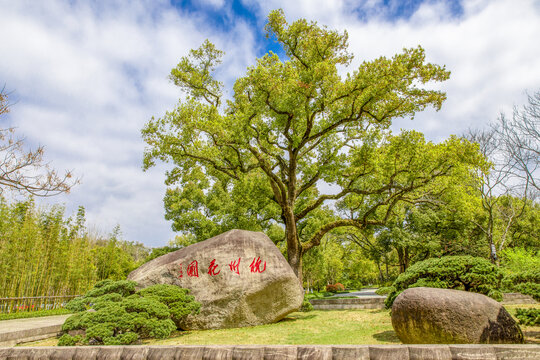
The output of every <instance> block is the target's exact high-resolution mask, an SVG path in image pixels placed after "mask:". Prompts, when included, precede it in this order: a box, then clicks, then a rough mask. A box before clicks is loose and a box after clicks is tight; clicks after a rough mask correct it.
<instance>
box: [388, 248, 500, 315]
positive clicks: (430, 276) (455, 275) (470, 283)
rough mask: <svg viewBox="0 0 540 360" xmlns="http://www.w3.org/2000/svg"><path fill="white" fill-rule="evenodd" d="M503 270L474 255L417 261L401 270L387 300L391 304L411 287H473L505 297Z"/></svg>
mask: <svg viewBox="0 0 540 360" xmlns="http://www.w3.org/2000/svg"><path fill="white" fill-rule="evenodd" d="M501 280H502V273H501V272H500V271H499V268H498V267H497V266H496V265H494V264H492V263H490V262H489V261H488V260H486V259H483V258H479V257H473V256H444V257H441V258H432V259H428V260H424V261H420V262H417V263H416V264H414V265H412V266H411V267H410V268H408V269H407V271H405V272H404V273H402V274H400V275H399V276H398V278H397V279H396V280H395V281H394V283H393V284H392V287H393V289H392V291H390V292H389V293H388V297H387V298H386V300H385V305H386V307H387V308H391V307H392V304H393V303H394V300H395V299H396V297H397V296H398V295H399V294H401V292H403V291H404V290H405V289H408V288H411V287H420V286H425V287H433V288H441V289H456V290H465V291H472V292H476V293H480V294H484V295H487V296H490V297H493V298H494V299H496V300H502V294H501V292H500V291H499V288H500V284H501Z"/></svg>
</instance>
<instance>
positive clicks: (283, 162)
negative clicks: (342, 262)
mask: <svg viewBox="0 0 540 360" xmlns="http://www.w3.org/2000/svg"><path fill="white" fill-rule="evenodd" d="M268 20H269V21H268V24H267V26H266V29H267V32H268V36H274V37H275V38H276V39H277V41H278V42H279V43H280V44H281V45H282V46H283V48H284V50H285V52H286V54H287V56H288V58H289V59H288V60H286V61H282V60H281V59H280V58H279V57H278V56H277V55H276V54H274V53H271V52H270V53H269V54H266V55H265V56H263V57H262V58H260V59H258V60H257V63H256V65H254V66H252V67H250V68H248V70H247V73H246V75H245V76H244V77H241V78H239V79H237V81H236V83H235V85H234V95H233V97H232V98H231V99H229V100H227V101H223V99H222V84H221V83H220V82H219V81H217V80H215V79H214V78H213V77H212V71H213V70H214V69H215V67H216V66H217V65H218V64H219V63H220V58H221V56H222V55H223V53H222V52H221V51H219V50H217V49H216V48H215V47H214V45H213V44H211V43H210V42H208V41H206V42H205V43H204V44H203V45H202V46H201V47H200V48H199V49H197V50H192V51H191V52H190V55H189V56H187V57H184V58H182V59H181V61H180V63H179V64H178V66H177V67H176V68H174V69H173V70H172V72H171V76H170V78H171V80H172V81H173V82H174V83H175V84H176V85H178V86H180V87H181V88H182V89H183V90H185V91H186V93H187V97H186V100H184V101H180V103H179V105H178V106H177V107H176V109H175V110H173V111H171V112H168V113H167V114H166V115H165V116H164V117H162V118H160V119H154V118H152V120H151V121H150V122H149V123H148V124H147V125H146V126H145V127H144V129H143V131H142V133H143V138H144V140H145V141H146V142H147V144H148V145H149V147H148V148H147V149H146V151H145V159H144V167H145V168H149V167H150V166H152V165H153V164H154V161H155V160H156V159H158V160H162V161H170V162H172V163H174V165H175V167H174V168H173V169H172V170H171V171H170V172H168V173H167V180H166V182H167V184H169V185H173V184H176V185H178V186H179V190H173V191H175V192H178V193H181V194H182V196H181V197H180V198H179V199H178V201H174V199H172V198H171V197H169V199H168V200H171V201H170V202H167V200H166V207H167V208H170V209H171V210H173V211H174V210H175V208H177V207H179V208H183V210H184V211H187V212H188V213H190V214H191V215H190V216H191V217H192V218H191V221H188V222H187V224H188V225H190V226H191V227H187V226H183V225H180V227H176V228H175V230H180V231H186V232H195V233H196V232H197V231H198V229H199V228H200V224H204V223H209V222H214V223H217V224H218V225H217V227H218V228H219V229H220V231H221V230H223V229H224V228H225V227H226V226H221V225H225V224H226V220H227V219H228V218H227V217H225V218H221V215H222V213H220V212H217V213H216V212H213V211H208V210H211V209H212V202H211V200H212V198H215V196H214V193H215V192H214V187H215V186H219V187H220V190H219V191H220V194H225V193H227V192H228V193H230V194H233V195H232V199H234V194H235V193H238V194H242V195H243V196H244V197H245V198H247V200H246V203H247V205H248V206H246V210H249V211H242V212H238V213H237V212H233V214H240V216H244V214H247V215H246V217H245V219H244V220H245V221H247V222H249V224H254V223H256V224H257V226H260V224H261V223H264V222H265V221H266V224H267V225H266V226H269V225H270V224H275V223H276V222H278V223H280V224H283V225H284V234H283V237H284V239H285V241H286V244H287V256H288V260H289V264H290V265H291V266H292V268H293V269H294V271H295V273H296V274H297V275H298V277H299V278H300V279H301V278H302V255H303V254H304V253H305V252H306V251H308V250H309V249H311V248H313V247H315V246H317V245H319V243H320V241H321V239H322V238H323V237H324V236H325V235H326V234H327V233H328V232H330V231H332V230H334V229H336V228H339V227H344V226H353V227H356V228H360V229H364V228H366V227H368V226H371V225H377V224H382V223H384V222H385V221H386V220H387V219H388V217H389V216H390V214H391V213H392V210H393V208H394V207H395V206H396V204H398V203H399V202H401V201H409V202H415V201H417V200H420V199H421V198H422V197H423V194H422V189H424V188H425V187H426V186H427V185H428V184H429V183H430V182H431V181H433V180H434V179H437V178H439V177H444V176H446V175H448V174H449V173H450V172H451V171H452V170H453V169H454V168H455V167H456V166H458V164H460V163H467V162H471V161H473V160H472V159H473V158H474V156H475V148H474V146H471V145H470V144H468V143H467V142H465V141H462V140H459V139H456V138H452V139H450V140H449V141H447V142H446V143H445V144H442V145H440V146H438V145H434V144H431V143H426V142H425V141H424V139H423V137H422V136H421V134H418V133H414V132H406V133H403V134H401V135H398V136H392V135H391V134H390V133H389V131H388V128H389V126H390V124H391V122H392V119H394V118H396V117H414V114H415V113H416V112H417V111H421V110H423V109H425V108H426V107H428V106H432V107H434V108H435V109H439V108H440V106H441V104H442V102H443V100H444V99H445V95H444V93H442V92H440V91H434V90H427V89H425V88H422V86H423V85H424V84H426V83H429V82H432V81H444V80H446V79H448V77H449V72H448V71H446V70H445V69H444V67H441V66H438V65H434V64H430V63H426V62H425V55H424V50H423V49H422V48H420V47H418V48H416V49H408V50H404V51H403V53H401V54H398V55H395V56H394V57H393V58H391V59H387V58H384V57H381V58H379V59H376V60H373V61H369V62H367V61H366V62H363V63H362V64H361V65H360V66H359V67H358V68H357V69H354V70H353V71H352V73H348V74H347V75H345V76H341V75H340V74H339V73H338V67H347V66H348V65H349V64H350V61H351V59H352V55H350V54H349V53H348V52H347V33H346V32H345V33H343V34H340V33H338V32H337V31H332V30H329V29H327V28H325V27H323V28H321V27H319V26H317V24H316V23H314V22H311V23H309V22H307V21H306V20H303V19H301V20H298V21H295V22H294V23H292V24H288V23H287V22H286V20H285V16H284V14H283V12H282V11H273V12H271V13H270V15H269V17H268ZM447 151H448V152H447ZM426 154H429V155H430V156H432V158H430V159H428V158H427V157H426V156H427V155H426ZM323 183H326V184H329V185H331V187H332V189H333V190H335V191H330V190H329V191H327V192H323V191H322V190H323V189H326V188H327V187H322V186H321V185H322V184H323ZM188 189H189V190H188ZM336 189H337V190H336ZM223 198H225V199H227V198H226V197H223ZM336 200H339V201H341V203H342V205H341V208H348V209H349V210H351V211H349V212H348V214H350V215H352V216H349V217H347V218H344V217H343V216H341V214H340V215H339V216H336V215H334V216H331V217H329V218H326V219H325V220H324V221H321V219H320V217H319V216H315V215H314V214H315V213H317V212H319V211H326V210H330V211H331V210H332V208H331V206H332V204H333V203H334V201H336ZM227 201H228V200H227ZM178 223H179V222H175V224H178ZM307 224H309V226H308V225H307ZM248 227H249V226H248ZM302 229H304V231H303V232H301V230H302ZM199 240H203V239H199Z"/></svg>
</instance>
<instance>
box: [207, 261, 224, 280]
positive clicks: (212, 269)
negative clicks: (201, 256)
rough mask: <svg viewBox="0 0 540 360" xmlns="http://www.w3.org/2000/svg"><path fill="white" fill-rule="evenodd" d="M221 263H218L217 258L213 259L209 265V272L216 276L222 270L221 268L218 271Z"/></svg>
mask: <svg viewBox="0 0 540 360" xmlns="http://www.w3.org/2000/svg"><path fill="white" fill-rule="evenodd" d="M218 266H219V265H216V259H214V260H212V261H211V262H210V265H209V266H208V273H209V274H210V275H211V276H215V275H217V274H219V273H220V272H221V270H219V271H218V272H216V269H217V267H218Z"/></svg>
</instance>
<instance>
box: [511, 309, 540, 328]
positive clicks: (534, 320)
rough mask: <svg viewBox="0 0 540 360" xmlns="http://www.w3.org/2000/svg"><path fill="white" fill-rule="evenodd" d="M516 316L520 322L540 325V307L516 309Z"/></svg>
mask: <svg viewBox="0 0 540 360" xmlns="http://www.w3.org/2000/svg"><path fill="white" fill-rule="evenodd" d="M516 317H517V318H518V320H519V323H520V324H523V325H529V326H538V325H540V309H516Z"/></svg>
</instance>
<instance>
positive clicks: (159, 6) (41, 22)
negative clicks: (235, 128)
mask: <svg viewBox="0 0 540 360" xmlns="http://www.w3.org/2000/svg"><path fill="white" fill-rule="evenodd" d="M277 8H283V9H284V11H285V14H286V16H287V18H288V20H289V21H290V22H291V21H294V20H295V19H298V18H306V19H308V20H313V21H317V22H318V23H319V24H321V25H327V26H328V27H330V28H335V29H338V30H340V31H343V30H347V31H348V34H349V43H350V51H351V52H352V53H353V54H355V59H354V61H353V62H352V64H351V67H352V68H354V67H355V66H358V65H359V64H360V63H361V62H362V61H363V60H370V59H374V58H377V57H379V56H392V55H393V54H395V53H398V52H400V51H401V50H402V49H403V48H404V47H415V46H417V45H422V46H423V47H424V48H425V50H426V54H427V58H428V61H431V62H434V63H437V64H444V65H446V67H447V68H448V69H449V70H451V71H452V75H451V78H450V80H448V81H447V82H446V83H444V84H442V85H440V88H441V89H442V90H444V91H446V92H447V95H448V100H447V101H446V103H445V104H444V105H443V108H442V110H441V111H439V112H434V111H431V110H429V111H426V112H424V113H421V114H418V115H417V116H416V118H415V119H414V120H413V121H411V120H409V119H396V120H395V122H394V124H393V126H392V128H393V130H394V131H399V130H400V129H401V128H405V129H416V130H418V131H422V132H424V133H425V134H426V137H427V138H428V139H430V140H432V141H441V140H443V139H445V138H447V137H448V136H450V135H451V134H461V133H463V132H464V131H466V130H467V128H468V127H484V126H487V124H488V123H489V122H490V121H493V120H495V119H496V117H497V116H498V114H499V113H500V112H501V111H504V112H506V113H511V111H512V106H513V105H520V104H523V103H524V102H525V99H526V93H525V92H526V91H529V92H533V91H535V90H537V89H538V87H539V81H538V80H539V79H540V45H539V42H538V41H537V37H538V34H540V2H539V1H537V0H520V1H506V0H468V1H461V2H460V1H437V0H430V1H397V0H361V1H354V0H335V1H330V0H297V1H294V2H291V1H283V0H267V1H264V2H260V1H256V0H234V1H226V0H199V1H194V0H190V1H188V0H186V1H174V2H169V1H165V0H154V1H153V0H142V1H137V2H133V1H128V0H95V1H91V2H89V1H67V0H48V1H40V2H36V1H30V0H18V1H11V0H0V33H1V34H2V35H3V38H2V61H0V85H3V84H5V86H6V89H7V90H8V91H10V92H11V102H12V103H14V105H13V106H12V108H11V112H10V113H9V114H8V116H6V117H3V118H2V119H0V121H1V125H0V126H2V127H7V126H16V127H17V132H18V133H19V134H20V135H21V136H24V137H25V138H26V142H27V144H28V146H29V147H34V148H35V147H36V146H37V145H44V146H45V151H46V154H45V155H46V160H47V161H48V162H50V163H51V166H53V167H54V168H56V169H59V170H62V169H69V170H73V172H74V173H75V175H76V176H78V177H80V178H81V180H82V183H81V185H79V186H77V187H76V188H75V189H73V191H72V192H71V193H70V194H68V195H62V196H58V197H55V198H52V199H48V200H39V201H40V202H42V203H44V204H47V203H49V204H50V203H63V204H65V206H66V208H67V211H68V213H73V212H75V211H76V209H77V207H78V206H79V205H82V206H84V207H85V208H86V210H87V217H88V219H89V223H90V227H91V228H94V229H96V231H100V232H102V233H107V232H110V231H111V230H112V229H113V227H114V226H115V225H116V224H120V226H121V229H122V231H123V235H124V238H125V239H127V240H134V241H140V242H143V243H145V244H146V245H148V246H163V245H165V244H166V243H167V241H168V240H170V239H172V238H173V237H174V233H173V232H172V231H171V229H170V224H169V223H168V222H167V221H166V220H164V216H163V215H164V210H163V202H162V199H163V196H164V193H165V185H164V184H163V180H164V175H163V174H164V173H165V171H166V170H167V169H169V166H168V165H167V164H158V166H156V167H155V168H152V169H150V170H149V171H147V172H143V171H142V170H141V166H142V154H143V150H144V144H143V142H142V139H141V136H140V129H141V128H142V127H143V126H144V124H145V123H146V122H147V121H148V120H149V119H150V118H151V117H152V116H161V115H162V114H164V112H165V111H167V110H169V109H172V108H173V107H174V106H175V104H176V103H177V101H178V99H179V98H181V96H182V93H181V92H180V91H179V89H177V88H175V86H174V85H173V84H171V83H170V82H169V81H168V80H167V76H168V74H169V72H170V70H171V68H173V67H174V66H175V65H176V64H177V63H178V61H179V59H180V58H181V57H182V56H184V55H186V54H187V53H188V51H189V49H192V48H196V47H198V46H199V45H200V44H201V43H202V42H203V41H204V40H205V39H210V41H212V42H214V43H215V44H216V45H217V46H218V47H219V48H220V49H222V50H224V51H225V52H226V56H225V58H224V62H223V64H222V66H221V67H220V68H219V69H218V72H217V76H218V77H219V79H220V80H221V81H223V82H224V83H225V84H226V87H227V88H228V89H230V88H231V87H232V84H233V82H234V79H235V78H237V77H239V76H241V75H242V74H243V73H244V72H245V69H246V67H247V66H250V65H252V64H253V63H254V62H255V59H256V58H257V57H259V56H262V55H263V54H264V53H266V52H267V51H269V50H272V51H274V52H276V53H277V54H278V55H280V56H283V52H282V51H281V49H280V47H279V46H278V45H277V44H276V43H275V42H274V41H272V39H266V38H265V37H264V29H263V28H264V24H265V22H266V15H267V14H268V12H269V11H271V10H272V9H277ZM229 95H230V94H229Z"/></svg>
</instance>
